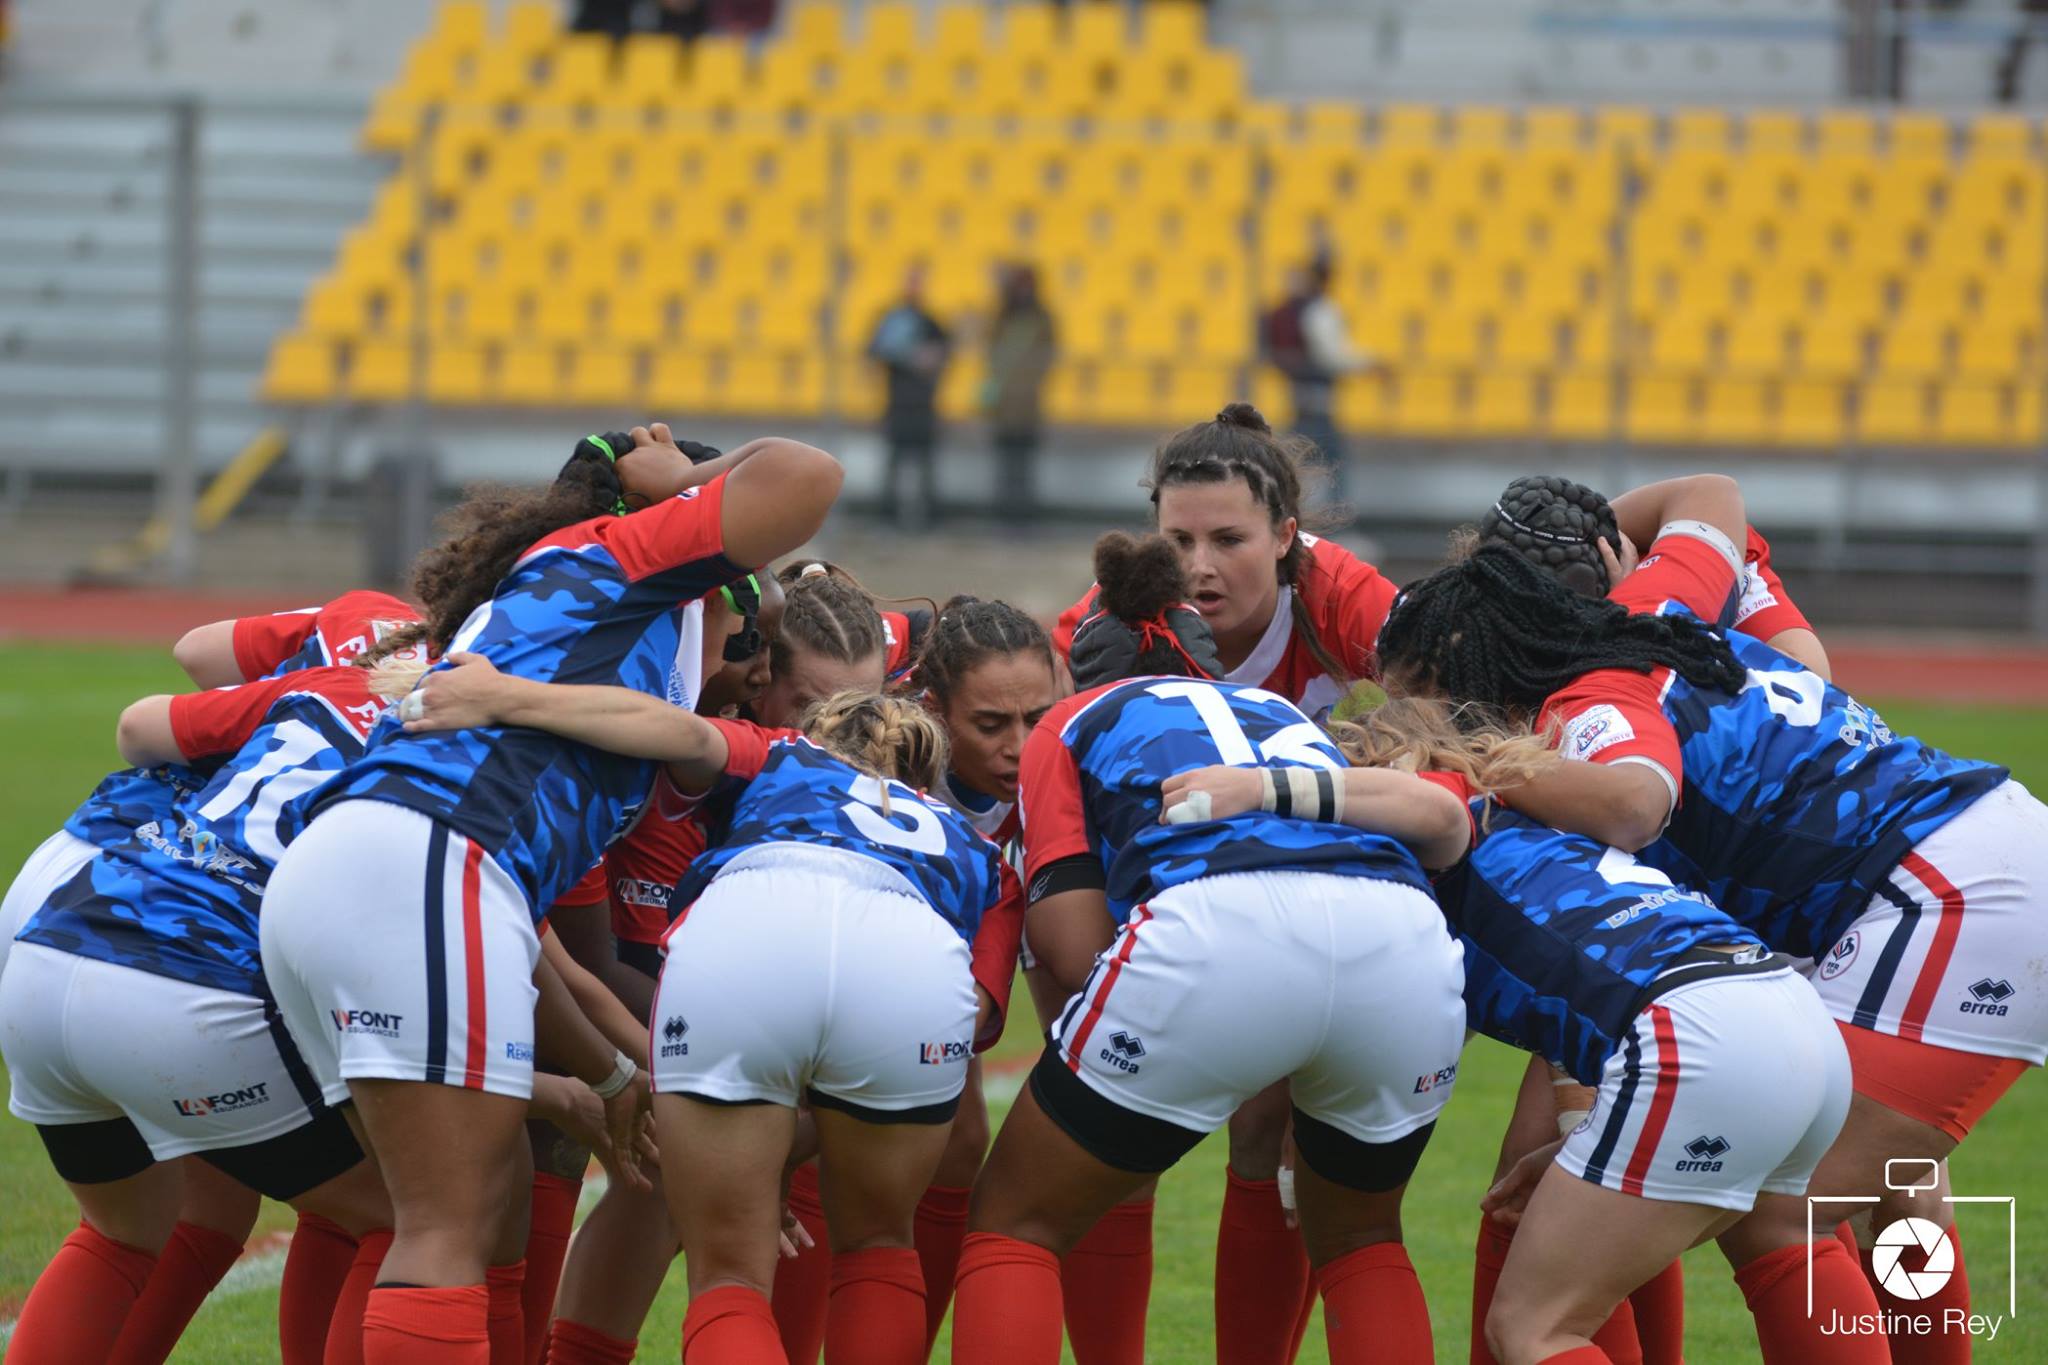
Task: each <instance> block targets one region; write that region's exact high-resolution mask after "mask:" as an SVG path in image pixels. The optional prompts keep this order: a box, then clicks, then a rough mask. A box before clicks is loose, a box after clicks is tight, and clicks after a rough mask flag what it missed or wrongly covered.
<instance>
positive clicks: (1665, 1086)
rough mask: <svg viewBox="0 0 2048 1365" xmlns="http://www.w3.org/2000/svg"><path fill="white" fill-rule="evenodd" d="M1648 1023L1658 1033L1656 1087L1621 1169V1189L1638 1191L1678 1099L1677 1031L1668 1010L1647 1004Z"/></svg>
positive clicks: (1631, 1191)
mask: <svg viewBox="0 0 2048 1365" xmlns="http://www.w3.org/2000/svg"><path fill="white" fill-rule="evenodd" d="M1650 1025H1651V1027H1652V1028H1654V1029H1655V1030H1656V1034H1657V1090H1656V1093H1655V1094H1653V1095H1651V1096H1650V1112H1649V1114H1648V1115H1647V1116H1646V1117H1645V1118H1644V1119H1643V1131H1642V1132H1641V1133H1640V1134H1638V1135H1637V1137H1636V1150H1635V1153H1634V1155H1632V1156H1630V1157H1629V1159H1628V1169H1627V1170H1626V1171H1624V1172H1622V1176H1621V1192H1622V1193H1623V1194H1637V1195H1639V1194H1641V1193H1642V1192H1643V1177H1644V1176H1646V1175H1648V1174H1649V1173H1650V1162H1651V1161H1652V1160H1653V1159H1654V1158H1655V1157H1656V1155H1657V1148H1658V1146H1659V1145H1660V1144H1661V1143H1662V1142H1663V1141H1664V1125H1665V1124H1666V1123H1668V1122H1670V1120H1671V1105H1672V1102H1673V1101H1674V1100H1676V1099H1677V1098H1678V1030H1677V1029H1675V1028H1673V1027H1672V1025H1671V1011H1670V1010H1668V1009H1666V1008H1665V1007H1664V1006H1662V1005H1652V1006H1650Z"/></svg>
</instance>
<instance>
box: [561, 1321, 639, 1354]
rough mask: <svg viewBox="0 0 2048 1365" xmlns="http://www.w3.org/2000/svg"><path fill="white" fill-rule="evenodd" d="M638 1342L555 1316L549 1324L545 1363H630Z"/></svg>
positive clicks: (637, 1348) (637, 1347)
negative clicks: (609, 1334)
mask: <svg viewBox="0 0 2048 1365" xmlns="http://www.w3.org/2000/svg"><path fill="white" fill-rule="evenodd" d="M639 1349H640V1343H639V1342H637V1341H629V1340H627V1339H626V1338H624V1337H614V1336H607V1335H606V1334H605V1333H603V1332H600V1331H598V1330H597V1329H596V1328H595V1327H585V1326H584V1325H583V1324H582V1323H580V1322H570V1321H568V1320H567V1319H565V1318H556V1319H555V1320H554V1322H553V1323H551V1324H550V1325H549V1327H548V1341H547V1361H548V1365H633V1354H634V1352H636V1351H638V1350H639Z"/></svg>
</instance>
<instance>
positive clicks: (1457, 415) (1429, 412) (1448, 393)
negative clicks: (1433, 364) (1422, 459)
mask: <svg viewBox="0 0 2048 1365" xmlns="http://www.w3.org/2000/svg"><path fill="white" fill-rule="evenodd" d="M1461 415H1462V414H1461V412H1460V410H1459V403H1458V376H1457V375H1455V374H1453V373H1451V372H1449V371H1445V370H1428V369H1423V370H1403V371H1401V373H1400V374H1399V376H1397V382H1396V384H1395V386H1394V410H1393V429H1394V430H1395V431H1397V432H1400V433H1402V434H1403V435H1408V436H1448V435H1450V434H1452V433H1453V432H1455V431H1457V430H1458V428H1459V425H1460V419H1461Z"/></svg>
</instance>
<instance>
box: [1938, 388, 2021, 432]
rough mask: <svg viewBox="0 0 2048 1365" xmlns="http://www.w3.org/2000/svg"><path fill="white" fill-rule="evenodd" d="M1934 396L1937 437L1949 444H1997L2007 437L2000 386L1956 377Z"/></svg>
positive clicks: (2002, 392)
mask: <svg viewBox="0 0 2048 1365" xmlns="http://www.w3.org/2000/svg"><path fill="white" fill-rule="evenodd" d="M1936 398H1937V400H1938V402H1937V405H1936V411H1937V413H1938V416H1937V418H1936V421H1935V436H1936V438H1937V439H1939V440H1941V441H1944V442H1947V443H1949V444H1953V445H2001V444H2003V443H2005V442H2006V441H2007V440H2008V439H2010V437H2009V435H2008V424H2007V421H2006V415H2005V392H2004V390H2003V389H2002V388H2001V387H2000V386H1997V385H1993V384H1985V383H1981V382H1977V381H1973V380H1957V381H1954V382H1952V383H1947V384H1943V385H1942V386H1941V388H1940V390H1939V392H1938V393H1937V394H1936Z"/></svg>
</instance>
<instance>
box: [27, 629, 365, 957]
mask: <svg viewBox="0 0 2048 1365" xmlns="http://www.w3.org/2000/svg"><path fill="white" fill-rule="evenodd" d="M178 702H180V703H186V702H190V703H192V704H193V705H194V706H195V707H208V706H212V707H216V708H219V707H223V706H224V707H227V708H236V707H238V706H239V707H241V708H244V711H245V714H246V715H247V724H245V725H244V726H243V727H242V728H243V729H245V730H248V729H249V727H250V726H253V730H251V731H250V732H249V733H248V737H247V739H246V740H245V742H243V743H242V744H241V745H240V746H239V747H238V748H236V749H235V750H234V751H233V752H231V753H230V754H229V755H228V756H227V757H226V758H224V759H223V760H222V761H221V762H220V764H219V766H218V767H217V768H216V769H215V771H214V773H213V776H212V778H211V780H209V781H208V782H206V783H205V785H203V786H201V787H199V788H198V789H196V790H193V791H188V792H184V793H182V794H180V795H179V796H178V798H177V799H176V800H175V801H174V802H172V803H171V804H170V807H169V810H168V812H167V814H166V815H165V816H164V817H163V818H160V819H149V820H145V821H143V822H142V823H141V824H139V825H138V826H137V827H136V828H135V829H133V830H132V831H130V832H129V834H128V835H127V837H125V838H123V839H121V840H119V841H117V842H114V843H112V844H109V845H107V846H106V847H104V848H103V849H102V850H101V851H100V854H99V856H97V857H96V858H94V859H93V860H92V861H91V862H89V863H87V864H86V865H85V866H84V867H83V868H81V869H80V870H79V872H78V873H77V874H76V875H75V876H73V877H72V878H71V880H70V881H68V882H66V883H65V884H64V885H62V886H60V887H58V888H57V890H56V891H55V892H53V893H52V894H51V896H50V898H49V899H48V900H47V901H45V902H44V904H43V907H42V908H41V909H40V910H38V911H37V912H36V913H35V914H34V915H32V916H30V917H29V921H28V923H27V925H26V926H24V927H23V929H22V931H21V933H20V934H19V935H17V937H18V938H19V939H20V940H21V941H23V942H26V943H40V944H43V945H45V946H46V947H50V948H56V949H59V950H61V951H63V952H67V953H74V954H76V955H78V956H80V957H88V958H93V959H95V960H97V961H101V962H111V963H114V964H115V965H117V966H122V967H132V968H134V969H136V970H138V971H144V972H149V973H151V974H153V975H156V976H165V977H170V978H171V979H173V980H176V981H185V982H190V983H193V984H196V985H202V986H209V987H212V988H214V989H216V990H224V991H233V992H235V993H236V994H239V995H249V996H262V995H264V993H265V992H264V987H263V968H262V964H261V963H260V962H259V961H258V958H257V927H256V916H257V912H258V910H259V909H260V908H261V905H262V900H263V887H264V884H265V883H266V882H267V881H268V880H269V877H270V871H271V869H272V868H273V867H275V866H276V864H277V860H278V858H280V857H282V856H283V854H284V842H285V839H286V837H287V835H286V830H287V829H288V827H290V826H292V825H294V824H295V823H296V822H297V816H296V810H295V808H296V807H297V805H299V804H300V803H301V802H303V800H304V799H305V797H306V795H307V794H308V793H309V792H311V791H312V790H313V789H314V788H315V787H316V786H318V785H319V784H320V783H321V782H323V781H325V780H326V779H327V778H329V777H331V776H332V775H333V774H335V773H336V772H338V771H340V769H341V768H342V765H343V764H345V763H346V762H348V761H349V760H350V759H351V758H354V757H355V756H357V755H359V754H361V753H362V751H363V741H364V737H365V736H366V735H367V734H368V733H369V731H370V727H371V725H372V724H373V723H374V722H375V719H376V717H377V715H378V714H379V713H380V712H381V711H383V710H384V706H383V703H381V702H379V701H378V700H377V699H376V698H375V697H373V696H371V695H370V692H369V689H368V675H367V674H366V673H365V672H364V671H363V670H362V669H359V668H353V667H348V666H343V667H334V668H314V669H308V670H304V671H300V672H295V673H290V674H283V675H280V676H279V677H277V678H274V679H266V680H264V681H263V682H260V683H248V684H244V685H242V686H240V687H229V688H220V689H216V691H214V692H211V693H198V694H194V695H193V696H192V697H189V698H187V697H181V698H179V699H178ZM229 723H233V722H232V721H230V722H229ZM173 724H174V726H175V725H176V719H175V713H174V721H173Z"/></svg>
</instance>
